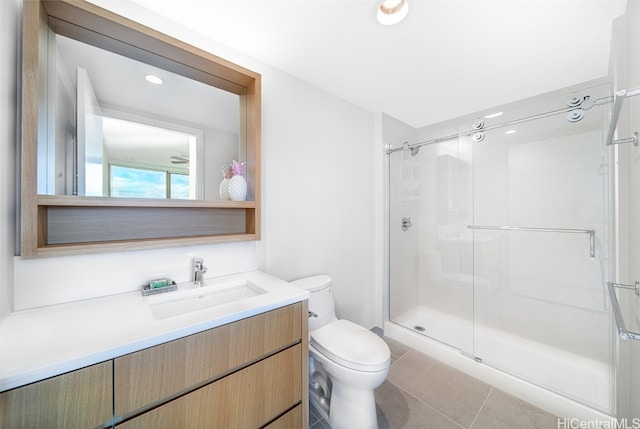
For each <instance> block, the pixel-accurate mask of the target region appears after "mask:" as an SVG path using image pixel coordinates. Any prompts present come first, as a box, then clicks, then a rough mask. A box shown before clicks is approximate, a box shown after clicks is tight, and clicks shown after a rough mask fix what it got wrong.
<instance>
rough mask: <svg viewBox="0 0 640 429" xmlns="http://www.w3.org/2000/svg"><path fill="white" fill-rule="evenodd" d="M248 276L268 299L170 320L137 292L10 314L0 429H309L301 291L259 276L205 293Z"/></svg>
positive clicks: (4, 330) (0, 335) (0, 333)
mask: <svg viewBox="0 0 640 429" xmlns="http://www.w3.org/2000/svg"><path fill="white" fill-rule="evenodd" d="M247 279H250V281H251V282H252V283H255V284H258V285H259V286H260V288H263V289H264V290H265V291H266V292H265V293H263V294H259V295H255V296H251V297H249V298H244V299H238V300H236V301H233V302H229V303H225V304H220V305H213V306H210V307H208V308H204V309H197V310H195V311H193V312H186V313H184V314H180V315H174V316H172V317H161V318H156V317H154V316H153V312H152V311H151V308H150V307H151V305H150V300H149V298H148V297H141V296H140V293H139V292H135V293H130V294H122V295H120V296H114V297H107V298H100V299H95V300H88V301H85V302H77V303H69V304H63V305H60V306H52V307H47V308H43V309H37V310H31V311H26V312H19V313H14V315H12V316H11V317H9V318H8V319H6V320H4V321H3V322H2V324H0V341H1V342H2V343H3V350H8V351H9V352H8V353H6V354H5V353H3V356H2V357H0V390H2V393H0V427H2V428H18V427H65V428H73V427H78V428H91V427H114V426H115V427H121V428H134V427H171V428H173V427H189V428H218V427H219V428H233V427H242V428H248V427H255V428H261V427H268V428H294V427H298V428H304V427H306V426H307V424H308V393H307V392H308V391H307V351H308V322H307V318H308V309H307V293H306V292H304V291H302V290H300V289H298V288H296V287H294V286H292V285H290V284H288V283H286V282H284V281H281V280H279V279H276V278H274V277H271V276H269V275H267V274H265V273H261V272H250V273H242V274H238V275H233V276H225V277H224V278H219V279H213V281H212V282H211V284H210V285H208V286H205V287H204V288H202V289H203V290H204V289H206V288H207V287H210V288H216V287H221V286H225V285H227V284H238V281H239V280H242V281H247ZM185 292H186V293H185ZM190 292H191V291H190V290H186V291H183V292H180V291H179V292H178V293H182V296H189V293H190ZM172 293H173V292H169V293H168V294H167V295H169V294H172ZM114 309H117V311H114ZM89 313H92V314H94V317H93V318H91V319H86V318H85V317H86V316H87V314H89ZM109 313H111V315H110V316H109ZM116 313H117V314H116ZM76 318H77V320H76ZM44 320H50V324H49V326H48V327H45V326H42V325H41V324H42V323H43V321H44ZM74 320H75V322H74ZM98 322H99V324H98ZM16 324H19V325H22V326H23V330H22V331H16V330H15V329H14V328H15V327H16ZM36 325H39V328H40V329H41V330H44V331H46V332H44V333H41V334H37V333H35V335H34V336H33V337H31V336H29V335H26V336H25V333H27V332H29V331H30V329H31V328H34V327H35V326H36ZM79 325H80V326H79ZM96 325H98V326H96ZM64 328H66V329H64ZM52 334H53V335H55V336H54V337H51V336H49V335H52ZM7 346H8V347H7Z"/></svg>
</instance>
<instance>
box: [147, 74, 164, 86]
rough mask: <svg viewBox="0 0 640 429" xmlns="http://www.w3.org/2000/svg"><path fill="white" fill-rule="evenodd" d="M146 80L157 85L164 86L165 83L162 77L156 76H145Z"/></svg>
mask: <svg viewBox="0 0 640 429" xmlns="http://www.w3.org/2000/svg"><path fill="white" fill-rule="evenodd" d="M144 78H145V79H146V80H147V82H151V83H153V84H155V85H162V84H163V83H164V80H162V78H161V77H159V76H156V75H154V74H146V75H144Z"/></svg>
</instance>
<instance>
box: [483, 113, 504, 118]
mask: <svg viewBox="0 0 640 429" xmlns="http://www.w3.org/2000/svg"><path fill="white" fill-rule="evenodd" d="M500 115H502V112H496V113H492V114H490V115H487V116H485V118H487V119H490V118H497V117H498V116H500Z"/></svg>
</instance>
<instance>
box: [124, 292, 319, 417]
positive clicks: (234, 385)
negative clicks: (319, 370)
mask: <svg viewBox="0 0 640 429" xmlns="http://www.w3.org/2000/svg"><path fill="white" fill-rule="evenodd" d="M307 315H308V311H307V303H306V301H304V302H302V303H296V304H292V305H289V306H286V307H283V308H280V309H277V310H273V311H269V312H266V313H263V314H259V315H256V316H253V317H249V318H247V319H242V320H240V321H237V322H234V323H230V324H228V325H223V326H220V327H217V328H214V329H210V330H208V331H204V332H201V333H198V334H194V335H191V336H188V337H184V338H180V339H178V340H175V341H171V342H168V343H165V344H161V345H158V346H155V347H151V348H148V349H145V350H141V351H139V352H135V353H132V354H129V355H126V356H122V357H119V358H117V359H115V365H114V371H115V372H114V374H115V375H114V377H115V384H114V386H115V392H114V397H115V416H116V418H115V422H116V424H117V427H119V428H123V429H124V428H136V427H153V428H176V427H185V428H186V427H188V428H225V429H228V428H261V427H269V428H271V429H277V428H285V427H286V428H303V427H306V425H308V396H307V393H306V392H307V387H306V385H307V350H308V343H307V340H308V333H307V320H306V319H307Z"/></svg>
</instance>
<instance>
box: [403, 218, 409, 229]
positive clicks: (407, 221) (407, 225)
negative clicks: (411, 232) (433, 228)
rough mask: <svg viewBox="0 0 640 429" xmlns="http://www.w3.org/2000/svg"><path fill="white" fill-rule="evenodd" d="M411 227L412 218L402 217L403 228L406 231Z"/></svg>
mask: <svg viewBox="0 0 640 429" xmlns="http://www.w3.org/2000/svg"><path fill="white" fill-rule="evenodd" d="M409 228H411V218H410V217H403V218H402V230H403V231H406V230H408V229H409Z"/></svg>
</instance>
